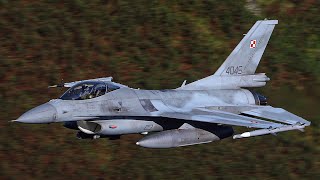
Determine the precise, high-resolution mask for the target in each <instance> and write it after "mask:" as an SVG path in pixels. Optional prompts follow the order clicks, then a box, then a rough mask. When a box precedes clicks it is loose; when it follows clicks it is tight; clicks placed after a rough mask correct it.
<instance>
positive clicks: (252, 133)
mask: <svg viewBox="0 0 320 180" xmlns="http://www.w3.org/2000/svg"><path fill="white" fill-rule="evenodd" d="M306 126H307V125H305V124H302V125H301V124H296V125H288V126H282V127H278V128H272V129H259V130H255V131H250V132H244V133H242V134H237V135H234V136H233V139H240V138H248V137H253V136H261V135H266V134H276V133H278V132H283V131H291V130H303V129H304V128H305V127H306Z"/></svg>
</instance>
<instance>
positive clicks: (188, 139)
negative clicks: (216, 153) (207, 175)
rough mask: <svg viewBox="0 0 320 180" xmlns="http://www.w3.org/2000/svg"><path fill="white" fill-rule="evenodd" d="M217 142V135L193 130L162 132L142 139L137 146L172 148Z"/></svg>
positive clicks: (196, 129)
mask: <svg viewBox="0 0 320 180" xmlns="http://www.w3.org/2000/svg"><path fill="white" fill-rule="evenodd" d="M217 140H220V138H219V137H218V136H217V135H215V134H213V133H210V132H208V131H205V130H202V129H198V128H193V129H175V130H167V131H161V132H158V133H154V134H151V135H149V136H146V137H144V138H142V139H141V140H140V141H138V142H137V143H136V144H137V145H139V146H142V147H146V148H172V147H180V146H188V145H194V144H202V143H209V142H212V141H217Z"/></svg>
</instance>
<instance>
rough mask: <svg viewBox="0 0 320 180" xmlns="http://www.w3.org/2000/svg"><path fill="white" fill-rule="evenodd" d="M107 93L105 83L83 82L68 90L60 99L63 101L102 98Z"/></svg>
mask: <svg viewBox="0 0 320 180" xmlns="http://www.w3.org/2000/svg"><path fill="white" fill-rule="evenodd" d="M105 93H106V84H105V83H104V82H99V81H94V82H82V83H79V84H76V85H74V86H73V87H71V88H70V89H68V90H67V91H66V92H65V93H64V94H63V95H62V96H61V97H60V99H63V100H84V99H92V98H95V97H98V96H102V95H104V94H105Z"/></svg>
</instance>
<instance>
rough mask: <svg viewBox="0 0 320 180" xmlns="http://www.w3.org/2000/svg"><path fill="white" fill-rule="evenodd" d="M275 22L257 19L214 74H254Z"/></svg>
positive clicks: (276, 22)
mask: <svg viewBox="0 0 320 180" xmlns="http://www.w3.org/2000/svg"><path fill="white" fill-rule="evenodd" d="M276 24H278V20H263V21H257V22H256V23H255V24H254V25H253V26H252V28H251V29H250V30H249V32H248V33H247V34H246V35H245V36H244V38H243V39H242V40H241V41H240V43H239V44H238V45H237V47H236V48H235V49H234V50H233V51H232V53H231V54H230V55H229V57H228V58H227V59H226V61H225V62H224V63H223V64H222V65H221V66H220V68H219V69H218V70H217V71H216V72H215V73H214V75H216V76H229V75H250V74H254V73H255V71H256V69H257V67H258V64H259V62H260V59H261V57H262V54H263V52H264V50H265V49H266V46H267V44H268V41H269V39H270V36H271V34H272V31H273V29H274V27H275V25H276Z"/></svg>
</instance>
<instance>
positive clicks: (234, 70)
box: [226, 66, 242, 75]
mask: <svg viewBox="0 0 320 180" xmlns="http://www.w3.org/2000/svg"><path fill="white" fill-rule="evenodd" d="M226 73H227V74H229V75H240V74H242V66H229V67H228V68H227V70H226Z"/></svg>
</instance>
